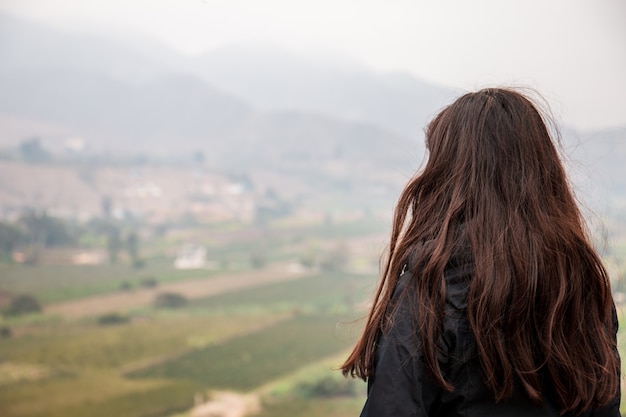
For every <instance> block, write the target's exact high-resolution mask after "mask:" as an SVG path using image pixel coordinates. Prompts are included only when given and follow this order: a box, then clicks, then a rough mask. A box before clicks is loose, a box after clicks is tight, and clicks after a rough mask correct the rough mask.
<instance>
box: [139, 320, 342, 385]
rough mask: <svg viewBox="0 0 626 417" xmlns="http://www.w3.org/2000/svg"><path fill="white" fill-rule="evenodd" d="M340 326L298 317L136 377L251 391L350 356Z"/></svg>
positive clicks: (153, 368)
mask: <svg viewBox="0 0 626 417" xmlns="http://www.w3.org/2000/svg"><path fill="white" fill-rule="evenodd" d="M335 326H336V318H334V317H332V316H327V315H312V316H306V315H304V316H297V317H295V318H294V319H292V320H289V321H284V322H281V323H279V324H277V325H276V326H273V327H270V328H268V329H266V330H264V331H263V332H259V333H252V334H247V335H244V336H241V337H238V338H235V339H233V340H230V341H229V342H227V343H224V344H217V345H213V346H208V347H206V348H204V349H199V350H194V351H192V352H190V353H188V354H186V355H184V356H182V357H179V358H177V359H175V360H172V361H168V362H165V363H162V364H159V365H157V366H154V367H152V368H149V369H146V370H143V371H139V372H135V373H133V374H131V375H132V376H133V377H134V378H172V379H186V380H191V381H195V382H197V383H199V384H201V385H203V386H205V387H207V388H219V389H233V390H238V391H245V390H251V389H253V388H256V387H257V386H259V385H261V384H263V383H265V382H267V381H270V380H272V379H275V378H277V377H279V376H280V375H283V374H286V373H289V372H291V371H293V370H294V369H297V368H298V367H300V366H302V365H303V364H307V363H310V362H313V361H316V360H318V359H320V358H323V357H325V356H328V355H330V354H332V353H335V352H338V351H340V350H345V348H346V344H345V342H341V341H340V340H339V338H338V337H337V336H336V334H335V332H336V330H335V329H336V327H335Z"/></svg>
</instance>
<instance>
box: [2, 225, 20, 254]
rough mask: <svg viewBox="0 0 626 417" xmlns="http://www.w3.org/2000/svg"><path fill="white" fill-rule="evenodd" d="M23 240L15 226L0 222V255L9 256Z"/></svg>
mask: <svg viewBox="0 0 626 417" xmlns="http://www.w3.org/2000/svg"><path fill="white" fill-rule="evenodd" d="M22 239H23V236H22V232H21V231H20V229H18V228H17V227H16V226H14V225H12V224H9V223H3V222H0V254H1V255H10V254H11V252H13V250H15V248H17V246H18V245H19V244H20V243H21V241H22Z"/></svg>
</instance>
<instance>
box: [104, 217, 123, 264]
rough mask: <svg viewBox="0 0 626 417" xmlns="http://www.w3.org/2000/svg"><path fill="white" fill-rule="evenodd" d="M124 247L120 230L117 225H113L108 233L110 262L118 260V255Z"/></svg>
mask: <svg viewBox="0 0 626 417" xmlns="http://www.w3.org/2000/svg"><path fill="white" fill-rule="evenodd" d="M121 249H122V239H121V238H120V231H119V230H118V228H117V227H115V226H113V225H112V226H111V227H110V228H109V230H108V233H107V251H108V252H109V262H111V263H112V264H114V263H116V262H117V256H118V255H119V252H120V250H121Z"/></svg>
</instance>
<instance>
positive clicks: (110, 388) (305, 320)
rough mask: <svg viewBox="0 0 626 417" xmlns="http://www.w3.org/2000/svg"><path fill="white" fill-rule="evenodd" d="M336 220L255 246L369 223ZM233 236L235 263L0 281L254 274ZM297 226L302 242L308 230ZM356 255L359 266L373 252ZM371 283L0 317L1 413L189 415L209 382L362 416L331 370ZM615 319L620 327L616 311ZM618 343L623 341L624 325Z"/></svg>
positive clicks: (340, 278) (368, 278) (265, 405)
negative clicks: (105, 316)
mask: <svg viewBox="0 0 626 417" xmlns="http://www.w3.org/2000/svg"><path fill="white" fill-rule="evenodd" d="M338 229H339V230H332V228H330V227H328V226H327V225H322V226H319V227H318V228H317V229H315V228H312V227H308V226H307V227H302V228H295V229H293V230H292V231H291V232H290V231H289V230H290V229H288V228H284V229H283V228H282V227H281V226H280V225H279V226H276V228H275V230H274V231H272V232H271V233H270V232H267V231H263V232H262V233H266V234H267V233H270V235H269V238H268V240H267V241H264V247H263V251H264V254H265V255H266V256H267V261H268V262H274V261H293V260H295V259H297V258H298V256H300V255H301V251H303V250H310V248H311V247H314V248H317V249H316V250H319V251H320V253H322V254H323V251H324V250H328V249H327V248H329V247H330V248H333V247H334V246H333V245H336V244H337V241H336V240H334V238H335V237H337V236H340V235H346V236H348V237H347V238H346V239H348V240H349V239H350V238H353V239H359V238H361V237H362V236H367V235H368V233H372V232H373V230H370V229H368V228H364V229H362V228H359V227H358V225H343V226H341V227H339V228H338ZM235 232H236V233H237V236H236V237H237V239H234V238H233V240H231V241H229V243H228V244H226V245H224V246H223V247H217V246H216V247H214V248H213V250H214V253H220V254H222V255H223V256H228V257H230V260H231V261H232V260H234V261H236V262H238V265H239V266H238V267H237V268H233V267H232V264H231V266H230V267H229V268H223V269H219V270H216V271H212V272H211V273H207V271H182V272H181V271H175V270H174V269H173V268H172V267H171V259H170V260H167V259H165V258H154V259H149V260H148V262H147V264H146V268H145V269H142V270H136V269H133V268H131V267H130V266H129V265H124V264H122V265H100V266H91V267H77V266H68V265H64V266H63V265H49V266H24V265H14V264H12V265H6V264H5V265H1V266H0V274H2V275H1V278H0V290H2V291H5V292H16V293H17V292H20V293H21V292H26V293H31V294H34V295H36V296H37V297H38V298H40V300H42V301H43V303H44V304H46V305H49V304H52V303H54V302H56V301H62V300H74V299H80V298H82V297H84V296H87V295H89V296H95V295H98V294H102V295H104V294H108V293H115V292H119V291H121V290H120V288H119V285H120V283H123V282H130V283H132V284H133V285H136V286H139V285H141V281H142V280H143V279H145V278H146V277H149V276H150V277H154V278H155V279H156V280H157V281H158V283H159V284H160V283H165V282H172V281H183V280H193V281H198V280H203V279H208V280H210V279H213V278H214V277H215V276H216V275H220V276H228V274H230V273H236V272H240V271H241V268H248V269H249V272H251V273H252V271H253V270H252V269H251V268H252V266H251V265H247V266H246V265H245V262H244V261H245V260H246V259H247V258H246V257H247V256H249V255H250V253H251V250H253V249H254V247H255V243H254V242H257V241H254V242H253V241H248V240H246V239H247V238H250V239H257V238H258V231H256V232H255V233H251V234H250V235H249V236H246V235H245V233H244V234H242V232H241V230H240V229H236V230H235ZM304 232H306V233H309V234H310V237H308V238H306V239H303V238H302V234H303V233H304ZM376 232H377V231H376ZM220 233H226V232H224V231H220ZM355 241H356V240H355ZM159 244H162V242H160V243H159ZM256 244H258V242H257V243H256ZM320 248H321V249H320ZM324 248H326V249H324ZM350 256H351V259H352V260H353V261H355V260H356V261H359V259H358V258H359V257H366V256H369V254H366V253H350ZM355 263H356V262H355ZM258 273H259V274H261V273H266V272H264V270H259V271H258ZM375 281H376V277H375V276H374V274H367V275H359V274H355V273H350V272H347V271H345V270H335V271H324V272H321V271H318V272H317V273H309V274H306V275H302V276H301V277H300V278H298V279H293V280H286V281H281V282H274V283H271V284H266V285H262V286H255V287H251V288H242V289H238V290H237V291H234V292H224V293H221V294H217V295H213V296H210V297H196V298H193V297H191V298H190V299H189V300H188V302H187V304H185V305H184V306H182V307H179V308H172V309H163V308H156V307H154V306H152V305H142V306H134V307H133V308H129V309H128V310H127V311H118V312H117V314H118V315H119V317H121V318H123V320H121V321H120V322H119V323H115V324H108V325H106V324H102V323H100V322H99V318H100V317H98V316H87V315H84V316H71V317H62V316H51V315H32V316H27V317H21V318H20V317H18V318H10V317H4V318H3V319H2V321H0V327H2V328H4V329H8V331H9V333H8V334H5V335H4V336H3V337H1V338H0V415H1V416H3V417H27V416H28V417H37V416H59V417H60V416H64V417H72V416H81V417H82V416H96V417H98V416H103V417H104V416H116V417H149V416H150V417H159V416H163V417H170V416H185V417H186V416H189V415H190V414H189V410H190V409H191V408H192V407H193V406H194V397H196V396H198V395H200V396H201V397H202V398H206V396H207V395H208V393H209V392H210V391H211V390H232V391H234V392H237V393H246V394H251V395H254V396H256V397H258V399H259V401H260V404H261V409H260V411H259V412H258V414H257V415H258V416H260V417H266V416H267V417H269V416H272V417H283V416H285V417H287V416H290V417H291V416H303V417H316V416H329V415H332V416H337V417H344V416H345V417H348V416H355V415H358V413H359V411H360V408H361V406H362V404H363V401H364V398H365V384H363V383H362V382H359V381H352V380H345V379H343V377H342V376H341V375H340V373H339V372H338V371H336V370H334V368H336V367H337V365H338V364H339V363H340V362H341V360H342V359H343V358H344V357H345V355H346V353H347V352H348V350H349V349H350V347H351V345H352V344H353V343H354V340H355V336H356V334H357V333H358V331H359V327H360V326H361V324H362V322H361V321H356V322H354V320H355V319H357V318H359V317H360V315H361V314H362V312H355V311H357V310H358V308H359V306H362V305H363V303H364V302H365V301H367V300H369V299H370V297H371V295H372V290H373V286H374V284H375ZM94 302H97V299H94ZM620 320H621V322H622V323H624V322H625V321H624V315H623V313H620ZM619 344H620V348H621V349H623V348H624V347H625V346H626V330H624V329H622V330H621V331H620V335H619ZM624 385H626V384H624Z"/></svg>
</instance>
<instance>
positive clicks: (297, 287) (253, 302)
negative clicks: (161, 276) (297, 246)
mask: <svg viewBox="0 0 626 417" xmlns="http://www.w3.org/2000/svg"><path fill="white" fill-rule="evenodd" d="M370 289H371V279H370V278H367V277H366V278H364V277H362V276H358V275H350V274H345V273H340V272H334V273H320V274H316V275H313V276H310V277H305V278H301V279H298V280H295V281H290V282H281V283H276V284H270V285H265V286H262V287H258V288H250V289H245V290H242V291H238V292H236V293H226V294H222V295H219V296H216V297H207V298H199V299H195V300H192V301H191V302H190V306H191V307H193V308H206V309H210V310H212V311H218V312H222V313H228V312H237V311H255V312H259V311H267V310H283V311H284V310H287V311H289V310H294V309H298V310H306V309H314V310H317V311H326V312H334V311H341V310H346V309H348V308H350V307H351V305H352V304H354V303H356V302H360V301H362V300H363V299H364V298H367V297H369V292H370Z"/></svg>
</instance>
